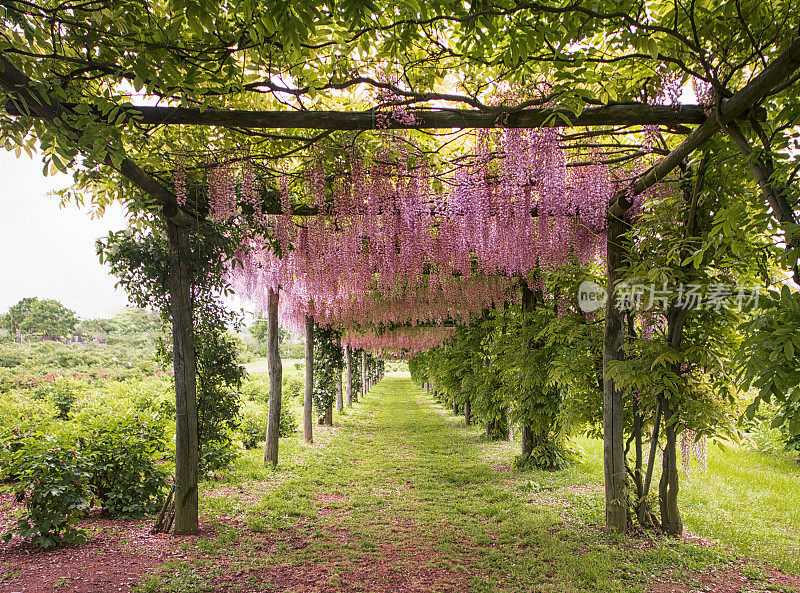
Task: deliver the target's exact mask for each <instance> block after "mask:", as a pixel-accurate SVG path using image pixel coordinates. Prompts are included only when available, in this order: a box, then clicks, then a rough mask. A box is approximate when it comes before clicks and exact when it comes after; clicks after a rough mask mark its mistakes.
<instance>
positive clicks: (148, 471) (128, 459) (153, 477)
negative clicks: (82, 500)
mask: <svg viewBox="0 0 800 593" xmlns="http://www.w3.org/2000/svg"><path fill="white" fill-rule="evenodd" d="M75 428H76V431H77V433H78V434H80V435H81V436H79V437H78V439H77V440H78V442H79V443H80V444H81V445H82V448H83V449H84V450H85V452H86V455H87V457H88V459H89V462H90V464H91V472H92V473H91V480H90V482H89V488H90V490H91V492H92V495H93V496H94V497H95V499H96V500H97V502H98V503H99V505H100V506H101V507H102V509H103V511H104V512H106V513H108V514H110V515H119V516H137V515H143V514H146V513H149V512H152V511H155V510H156V507H157V505H158V501H159V498H161V495H162V493H163V491H164V489H165V488H166V486H167V480H168V477H169V475H170V473H171V471H170V469H171V468H170V467H169V466H168V465H167V464H166V463H164V462H163V460H164V457H165V454H166V432H165V430H164V426H163V425H162V424H160V423H158V422H157V421H155V419H153V418H144V419H143V418H140V417H139V416H138V415H136V414H133V413H131V412H127V413H124V414H122V415H119V414H116V415H102V416H95V417H94V418H92V419H91V420H90V421H88V422H86V423H84V424H82V425H79V426H76V427H75Z"/></svg>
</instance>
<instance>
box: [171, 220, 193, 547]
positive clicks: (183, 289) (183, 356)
mask: <svg viewBox="0 0 800 593" xmlns="http://www.w3.org/2000/svg"><path fill="white" fill-rule="evenodd" d="M167 235H168V238H169V244H170V250H169V260H170V261H169V293H170V307H171V311H172V363H173V368H174V369H175V535H188V534H195V533H197V531H198V522H197V464H198V450H197V362H196V359H195V350H194V327H193V324H192V280H191V271H190V269H189V262H188V260H187V259H186V255H187V253H188V252H189V231H188V229H187V228H186V227H182V226H178V225H176V224H174V223H172V222H170V221H168V222H167Z"/></svg>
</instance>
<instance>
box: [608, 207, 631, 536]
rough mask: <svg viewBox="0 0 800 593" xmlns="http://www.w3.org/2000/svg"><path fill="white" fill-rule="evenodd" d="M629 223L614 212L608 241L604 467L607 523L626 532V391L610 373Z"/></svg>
mask: <svg viewBox="0 0 800 593" xmlns="http://www.w3.org/2000/svg"><path fill="white" fill-rule="evenodd" d="M626 227H627V224H626V223H625V221H624V220H623V219H622V218H619V217H616V216H613V215H610V216H609V218H608V231H607V232H608V238H607V240H606V250H607V253H606V265H607V271H608V288H607V292H608V296H607V300H606V320H605V329H604V334H603V467H604V475H605V491H606V526H607V527H609V528H610V529H613V530H615V531H618V532H620V533H624V532H625V531H626V530H627V528H628V501H627V496H626V493H625V480H626V475H625V449H624V446H625V443H624V436H623V428H624V427H623V420H624V418H623V401H622V393H621V392H620V391H619V390H618V389H617V388H616V386H615V385H614V381H613V380H611V379H609V378H608V376H607V371H608V363H609V361H612V360H621V359H622V358H623V353H622V343H623V339H624V328H623V314H622V311H620V310H619V308H618V307H617V303H616V299H615V297H614V288H615V286H616V284H617V282H618V281H619V269H620V266H621V264H622V261H623V259H624V257H625V252H626V246H625V243H624V240H625V239H624V234H625V230H626Z"/></svg>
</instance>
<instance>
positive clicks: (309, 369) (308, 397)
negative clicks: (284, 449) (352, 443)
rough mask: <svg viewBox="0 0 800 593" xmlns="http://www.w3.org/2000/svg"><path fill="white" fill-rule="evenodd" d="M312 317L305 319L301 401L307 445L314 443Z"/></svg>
mask: <svg viewBox="0 0 800 593" xmlns="http://www.w3.org/2000/svg"><path fill="white" fill-rule="evenodd" d="M313 394H314V317H312V316H310V315H309V316H308V317H306V392H305V399H304V400H303V434H304V435H305V438H306V442H307V443H313V442H314V433H313V430H314V428H313V426H314V418H313V409H312V407H313V399H312V395H313Z"/></svg>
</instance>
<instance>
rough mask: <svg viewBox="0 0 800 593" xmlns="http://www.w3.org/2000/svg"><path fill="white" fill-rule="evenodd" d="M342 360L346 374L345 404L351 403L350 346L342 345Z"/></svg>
mask: <svg viewBox="0 0 800 593" xmlns="http://www.w3.org/2000/svg"><path fill="white" fill-rule="evenodd" d="M344 362H345V368H346V371H347V373H346V376H347V390H346V395H347V405H348V407H349V406H352V405H353V350H352V349H351V348H350V346H345V347H344Z"/></svg>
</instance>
